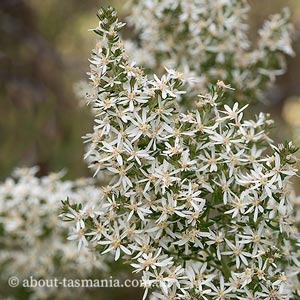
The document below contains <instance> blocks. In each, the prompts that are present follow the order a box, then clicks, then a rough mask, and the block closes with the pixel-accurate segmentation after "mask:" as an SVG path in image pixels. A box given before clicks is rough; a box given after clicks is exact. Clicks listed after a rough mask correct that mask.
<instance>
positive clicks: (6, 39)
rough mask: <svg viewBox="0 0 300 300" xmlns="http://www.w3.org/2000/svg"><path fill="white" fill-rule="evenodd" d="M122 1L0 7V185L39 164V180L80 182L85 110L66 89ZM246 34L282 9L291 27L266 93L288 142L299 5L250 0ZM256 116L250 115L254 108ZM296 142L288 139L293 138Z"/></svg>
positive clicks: (25, 2) (298, 86) (17, 2)
mask: <svg viewBox="0 0 300 300" xmlns="http://www.w3.org/2000/svg"><path fill="white" fill-rule="evenodd" d="M125 2H126V1H103V0H99V1H88V0H86V1H78V0H65V1H61V0H43V1H39V0H1V2H0V6H1V8H0V45H1V47H0V66H1V69H0V79H1V85H0V142H1V147H0V179H3V178H4V177H6V176H7V175H9V174H10V172H11V170H12V169H13V168H14V167H16V166H30V165H36V164H37V165H39V166H40V168H41V174H45V173H48V172H49V171H59V170H61V169H62V168H66V169H67V170H68V171H69V172H68V176H69V178H77V177H80V176H86V175H88V174H89V171H88V169H87V167H86V165H85V164H84V162H83V161H82V157H83V152H84V149H83V145H82V139H81V136H82V135H84V134H85V133H87V132H89V131H90V128H91V124H92V118H91V116H90V114H89V112H88V108H86V107H80V105H79V104H78V100H77V99H76V97H75V95H74V93H73V85H74V83H76V82H77V81H79V80H82V79H86V78H87V76H86V72H87V71H88V67H89V63H88V58H89V56H90V51H91V49H92V48H93V45H94V43H95V38H96V37H95V35H94V34H93V33H92V32H88V29H89V28H93V27H95V26H96V24H97V18H96V12H97V9H98V8H99V7H100V6H105V5H107V4H109V5H113V6H115V7H116V8H117V9H118V10H119V12H120V16H121V18H123V17H124V16H125V12H124V9H123V8H122V7H123V4H125ZM249 2H250V4H251V6H252V11H251V14H250V20H249V21H250V24H251V27H250V28H251V29H250V34H251V38H252V39H253V40H255V37H256V35H255V32H256V31H257V29H258V28H259V27H260V26H261V24H262V22H263V20H264V19H265V18H266V17H267V16H268V15H269V14H272V13H276V12H278V11H279V10H280V8H282V7H284V6H289V7H290V9H291V11H292V14H293V22H294V24H295V26H296V28H297V32H298V40H297V41H295V46H294V49H295V51H296V53H297V57H296V58H292V59H289V64H288V72H287V74H286V75H285V76H282V77H281V78H280V79H279V80H278V82H277V86H276V87H275V88H274V89H272V90H271V91H269V92H268V94H267V95H268V98H269V99H270V105H268V106H262V107H259V109H260V110H264V111H269V112H271V113H272V117H273V118H275V119H276V121H278V123H277V127H279V128H280V130H277V131H276V132H277V137H276V138H278V139H279V140H285V139H289V138H290V137H291V136H292V133H293V131H292V128H293V127H294V126H295V125H297V124H298V126H300V125H299V122H300V100H299V96H300V43H299V36H300V34H299V33H300V1H299V0H290V1H286V0H264V1H260V0H250V1H249ZM256 109H257V108H256ZM294 138H295V137H294Z"/></svg>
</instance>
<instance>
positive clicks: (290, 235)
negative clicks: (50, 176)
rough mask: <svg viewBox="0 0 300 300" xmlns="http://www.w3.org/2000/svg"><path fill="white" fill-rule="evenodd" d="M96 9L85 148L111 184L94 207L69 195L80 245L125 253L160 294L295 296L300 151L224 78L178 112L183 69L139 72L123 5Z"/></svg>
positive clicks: (67, 209) (67, 210)
mask: <svg viewBox="0 0 300 300" xmlns="http://www.w3.org/2000/svg"><path fill="white" fill-rule="evenodd" d="M146 2H147V1H146ZM217 2H218V3H219V2H220V1H217ZM147 3H149V1H148V2H147ZM175 3H177V2H176V1H175ZM184 3H190V1H182V5H183V6H184V5H185V4H184ZM222 3H225V4H226V3H227V2H226V1H222ZM225 4H224V5H225ZM224 5H223V6H224ZM223 6H221V8H222V7H223ZM174 7H176V5H175V4H174ZM221 8H220V11H223V10H221ZM198 10H200V11H201V10H202V6H201V5H199V6H198V8H197V10H196V11H194V10H193V9H191V10H190V13H191V14H193V13H196V17H197V13H200V12H198ZM224 12H226V9H224ZM210 13H211V12H210ZM184 16H185V17H184ZM98 17H99V19H100V22H99V26H98V27H97V28H96V29H95V32H96V33H97V34H98V35H99V36H100V37H101V38H100V41H99V42H98V43H97V46H96V48H95V49H94V50H93V54H92V58H91V60H90V61H91V63H92V64H91V70H90V73H89V76H90V81H91V84H92V86H93V89H94V98H93V97H91V99H90V102H91V104H92V105H93V109H94V111H95V125H94V130H93V132H92V133H90V134H87V135H86V142H87V143H88V150H87V153H86V157H87V158H88V160H89V162H90V167H91V168H93V169H94V170H95V174H98V173H99V174H102V176H103V178H106V180H108V181H109V182H108V185H107V186H104V187H102V189H101V191H102V192H101V197H99V200H98V201H99V202H98V203H99V204H98V205H97V206H95V207H94V208H91V209H90V210H89V211H88V213H87V212H84V211H82V210H79V209H76V207H77V205H71V204H70V203H69V201H67V202H65V203H64V204H65V205H64V207H63V210H64V214H63V215H64V217H65V219H67V220H71V221H72V223H73V226H74V227H73V229H72V230H73V231H74V232H77V240H78V243H79V245H80V246H81V245H86V244H88V245H89V246H90V247H95V251H98V252H100V253H102V254H104V253H114V257H115V260H119V259H120V258H121V257H122V258H123V259H124V260H125V261H127V262H129V263H130V264H131V266H132V267H133V269H134V272H141V274H142V275H141V276H142V278H143V282H144V285H145V295H147V292H148V290H149V289H150V288H151V287H153V286H154V285H155V286H156V287H157V289H156V291H155V292H154V293H153V295H154V297H156V298H158V299H205V300H221V299H239V300H246V299H265V300H271V299H272V300H275V299H282V300H286V299H298V298H299V296H300V293H299V292H300V288H299V286H300V283H299V280H298V277H297V275H298V274H299V266H300V261H299V256H300V251H299V245H298V241H299V232H298V231H297V229H296V228H295V226H294V220H293V207H292V205H291V202H290V200H289V194H290V178H291V177H292V176H294V175H295V172H296V170H295V169H294V167H293V163H294V161H295V157H294V155H293V154H294V153H295V152H296V150H297V149H296V148H295V147H294V146H293V145H292V144H291V143H286V144H285V145H280V146H278V147H275V146H274V145H272V141H271V139H270V138H269V137H268V130H269V128H270V126H271V125H272V121H271V120H269V119H268V116H266V115H264V114H262V113H261V114H259V115H258V116H257V117H256V119H254V120H245V119H244V117H243V113H244V110H245V109H246V106H243V107H240V106H239V104H238V103H237V102H236V103H234V102H235V101H234V98H235V97H236V94H235V93H234V92H233V91H232V89H231V88H230V86H229V85H226V84H225V83H224V82H223V81H219V82H218V85H217V86H216V87H212V88H211V89H210V92H209V93H207V94H205V95H199V97H198V101H197V103H196V109H195V110H193V111H188V112H185V113H183V112H181V111H180V109H179V107H178V104H177V103H178V99H180V97H181V96H182V95H183V94H184V91H183V84H184V80H185V78H184V77H182V75H181V74H179V73H177V72H176V71H173V70H171V69H166V73H165V74H164V75H162V77H160V78H159V77H157V76H156V75H154V76H153V77H151V78H149V77H148V76H146V75H144V73H143V71H142V69H141V68H139V67H137V66H135V65H134V64H133V63H131V62H130V60H129V59H128V56H127V55H126V51H125V50H124V45H123V43H122V41H121V39H120V37H119V34H118V32H119V31H120V30H121V28H122V27H123V26H124V24H122V23H120V22H119V21H118V18H117V14H116V12H115V11H114V10H113V9H112V8H108V9H101V10H100V11H99V12H98ZM196 17H195V18H196ZM184 18H186V19H188V18H189V19H193V16H190V15H189V14H187V13H185V15H184V14H182V16H181V21H182V22H184V21H185V19H184ZM175 22H176V21H175ZM232 23H233V25H232V26H234V24H235V22H232ZM211 30H212V29H211ZM216 30H217V29H216ZM225 36H226V35H225ZM154 38H155V37H154ZM211 45H213V43H211ZM158 46H159V44H158ZM184 50H187V51H189V49H187V48H185V49H184ZM227 103H234V104H233V105H227ZM103 174H104V175H103ZM70 200H71V201H72V202H76V199H74V200H73V199H72V197H70ZM75 236H76V234H75ZM73 237H74V233H72V238H73Z"/></svg>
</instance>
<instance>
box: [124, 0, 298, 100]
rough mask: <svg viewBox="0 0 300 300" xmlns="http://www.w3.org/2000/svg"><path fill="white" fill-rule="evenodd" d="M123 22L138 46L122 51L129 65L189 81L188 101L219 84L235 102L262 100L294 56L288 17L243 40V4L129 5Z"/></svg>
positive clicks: (163, 1)
mask: <svg viewBox="0 0 300 300" xmlns="http://www.w3.org/2000/svg"><path fill="white" fill-rule="evenodd" d="M127 6H128V7H129V9H128V10H129V16H128V18H127V19H128V22H129V24H131V25H132V26H134V28H135V29H136V32H137V34H138V37H139V45H140V46H137V44H136V43H134V42H132V41H129V42H128V43H126V46H127V47H128V49H129V50H130V52H131V53H132V56H133V58H134V60H135V61H136V62H138V63H141V64H143V66H145V67H147V68H148V69H150V70H151V71H152V70H154V72H155V73H157V72H163V70H162V68H161V67H162V66H167V67H169V68H175V69H176V70H178V71H180V72H183V73H185V74H186V77H191V76H192V77H193V78H194V79H195V80H194V82H189V88H190V90H189V93H188V94H187V95H185V96H184V97H183V99H184V101H185V103H190V97H191V96H193V95H194V94H193V93H192V91H194V92H195V93H198V91H199V90H202V91H203V90H204V89H205V88H206V85H207V84H208V83H211V82H215V81H217V80H218V79H220V80H223V81H224V82H230V83H231V85H232V86H233V87H234V88H235V89H236V90H237V94H236V97H238V100H240V101H247V102H249V101H253V100H262V99H263V96H262V92H263V91H265V90H266V89H267V87H269V86H270V84H271V83H273V82H274V80H275V78H276V77H277V76H278V75H281V74H283V73H284V71H285V55H294V52H293V49H292V46H291V44H292V35H293V26H292V24H291V23H289V15H290V14H289V11H288V9H284V10H283V11H282V13H280V14H275V15H273V16H270V17H269V19H268V20H266V21H265V22H264V24H263V26H262V27H261V29H260V30H259V31H258V39H257V42H256V43H254V42H251V41H250V39H249V38H248V24H247V18H248V12H249V9H250V7H249V4H248V1H246V0H242V1H241V0H234V1H232V0H230V1H227V0H225V1H224V0H216V1H210V0H188V1H180V0H154V1H153V0H145V1H140V0H130V1H129V2H127Z"/></svg>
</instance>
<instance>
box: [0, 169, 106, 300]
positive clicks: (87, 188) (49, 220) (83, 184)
mask: <svg viewBox="0 0 300 300" xmlns="http://www.w3.org/2000/svg"><path fill="white" fill-rule="evenodd" d="M37 171H38V169H37V168H36V167H34V168H30V169H17V170H15V172H14V173H13V176H12V177H9V178H7V179H6V180H5V182H3V183H1V184H0V195H1V197H0V248H1V251H0V268H1V279H2V280H3V282H5V283H3V287H4V286H6V285H7V279H8V278H9V276H12V275H13V276H18V278H19V279H24V278H29V277H30V276H34V277H35V278H37V279H40V278H45V279H48V280H51V279H53V278H54V277H59V278H63V277H68V276H73V275H74V274H76V275H77V276H79V277H80V276H87V275H91V274H92V273H93V272H94V271H95V270H102V271H104V270H106V268H107V266H106V262H105V261H104V260H103V258H102V257H100V255H99V253H96V252H93V251H92V250H93V248H91V249H89V248H88V247H85V248H82V249H81V251H80V252H79V253H78V251H77V249H76V247H74V246H73V245H72V244H71V243H68V242H67V241H66V237H67V236H68V229H69V226H68V223H65V222H61V220H60V219H59V217H58V214H59V209H60V205H61V199H66V197H71V198H72V200H73V201H77V202H81V205H83V208H82V209H84V215H85V218H86V217H87V216H88V214H89V210H90V209H91V208H92V207H93V205H96V202H97V199H98V197H99V192H98V189H97V188H95V187H94V186H93V182H92V181H91V180H87V179H78V180H77V181H63V180H62V177H63V175H64V174H63V173H57V174H51V175H49V176H44V177H42V178H38V177H37V176H36V173H37ZM79 216H80V214H79V213H78V214H77V217H78V219H77V220H78V221H79V222H80V217H79ZM81 224H83V221H82V223H81ZM71 238H72V236H71ZM83 242H84V240H83ZM86 246H88V243H87V242H86ZM107 261H108V260H107ZM78 294H79V295H80V289H66V288H65V289H63V288H59V287H57V288H45V287H44V288H43V287H40V288H39V287H36V288H33V289H31V291H30V299H52V298H53V299H54V298H55V299H68V298H72V299H77V298H76V295H78ZM2 297H4V296H3V295H2ZM1 299H2V298H1ZM10 299H12V298H10Z"/></svg>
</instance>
